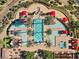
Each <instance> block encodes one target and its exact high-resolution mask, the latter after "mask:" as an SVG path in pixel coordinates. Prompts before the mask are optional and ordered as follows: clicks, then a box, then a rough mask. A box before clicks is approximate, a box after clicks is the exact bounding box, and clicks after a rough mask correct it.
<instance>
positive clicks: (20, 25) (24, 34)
mask: <svg viewBox="0 0 79 59" xmlns="http://www.w3.org/2000/svg"><path fill="white" fill-rule="evenodd" d="M21 21H22V20H20V19H18V20H15V21H14V23H13V24H12V26H11V27H10V29H9V30H15V29H17V28H27V26H26V25H25V24H24V23H22V22H21ZM16 33H17V34H16V35H18V36H20V37H21V38H22V44H23V45H26V44H27V30H20V31H16Z"/></svg>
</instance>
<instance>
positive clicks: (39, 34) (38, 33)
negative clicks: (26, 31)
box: [34, 19, 44, 43]
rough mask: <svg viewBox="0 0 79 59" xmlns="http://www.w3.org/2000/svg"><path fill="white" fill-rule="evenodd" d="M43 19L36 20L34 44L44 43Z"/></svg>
mask: <svg viewBox="0 0 79 59" xmlns="http://www.w3.org/2000/svg"><path fill="white" fill-rule="evenodd" d="M43 22H44V20H43V19H34V42H37V43H40V42H43V35H44V34H43V31H44V30H43V28H44V24H43Z"/></svg>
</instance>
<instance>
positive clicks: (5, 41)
mask: <svg viewBox="0 0 79 59" xmlns="http://www.w3.org/2000/svg"><path fill="white" fill-rule="evenodd" d="M3 41H4V48H11V47H12V46H11V44H10V43H11V41H12V37H5V38H4V39H3Z"/></svg>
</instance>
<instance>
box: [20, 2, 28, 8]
mask: <svg viewBox="0 0 79 59" xmlns="http://www.w3.org/2000/svg"><path fill="white" fill-rule="evenodd" d="M21 5H22V7H25V8H27V7H28V6H29V5H30V2H29V1H26V2H22V4H21Z"/></svg>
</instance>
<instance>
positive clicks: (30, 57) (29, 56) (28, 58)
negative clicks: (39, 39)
mask: <svg viewBox="0 0 79 59" xmlns="http://www.w3.org/2000/svg"><path fill="white" fill-rule="evenodd" d="M35 53H36V52H29V51H25V52H24V53H23V55H25V57H24V58H25V59H37V58H36V57H34V55H35ZM23 55H22V56H23ZM38 56H44V57H46V59H54V53H53V52H51V51H43V54H42V55H38Z"/></svg>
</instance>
